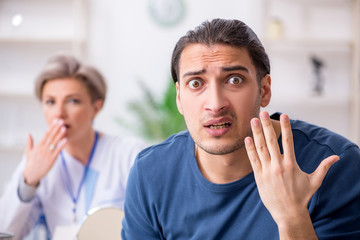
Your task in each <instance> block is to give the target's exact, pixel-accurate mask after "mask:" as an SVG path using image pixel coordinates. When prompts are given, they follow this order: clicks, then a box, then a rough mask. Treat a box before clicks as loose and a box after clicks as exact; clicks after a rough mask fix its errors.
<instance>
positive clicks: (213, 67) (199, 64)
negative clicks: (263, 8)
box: [176, 44, 271, 155]
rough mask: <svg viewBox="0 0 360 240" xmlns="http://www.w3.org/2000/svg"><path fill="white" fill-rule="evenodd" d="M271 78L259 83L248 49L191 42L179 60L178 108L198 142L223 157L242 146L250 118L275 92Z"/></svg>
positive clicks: (248, 131)
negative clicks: (271, 84)
mask: <svg viewBox="0 0 360 240" xmlns="http://www.w3.org/2000/svg"><path fill="white" fill-rule="evenodd" d="M270 83H271V80H270V77H269V76H268V75H267V76H265V77H264V78H263V79H262V81H261V86H260V90H259V85H258V83H257V78H256V69H255V66H254V65H253V63H252V61H251V59H250V57H249V54H248V52H247V50H246V49H245V48H235V47H231V46H227V45H220V44H218V45H213V46H207V45H203V44H191V45H189V46H187V47H186V48H185V49H184V50H183V52H182V54H181V58H180V61H179V81H178V82H177V83H176V89H177V106H178V109H179V111H180V113H181V114H183V115H184V119H185V122H186V125H187V128H188V130H189V132H190V134H191V136H192V138H193V139H194V141H195V143H196V145H197V146H198V147H199V148H200V149H201V150H203V151H205V152H207V153H210V154H215V155H222V154H228V153H232V152H234V151H236V150H239V149H241V148H242V147H243V142H244V138H245V137H246V136H249V135H251V128H250V120H251V119H252V118H253V117H256V116H258V114H259V111H260V106H262V107H265V106H266V105H267V104H268V103H269V101H270V96H271V90H270Z"/></svg>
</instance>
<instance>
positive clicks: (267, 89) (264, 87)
mask: <svg viewBox="0 0 360 240" xmlns="http://www.w3.org/2000/svg"><path fill="white" fill-rule="evenodd" d="M260 84H261V88H260V89H261V92H260V95H261V96H260V106H261V107H263V108H264V107H266V106H267V105H268V104H269V103H270V99H271V77H270V75H269V74H266V75H265V76H264V77H263V78H262V79H261V83H260Z"/></svg>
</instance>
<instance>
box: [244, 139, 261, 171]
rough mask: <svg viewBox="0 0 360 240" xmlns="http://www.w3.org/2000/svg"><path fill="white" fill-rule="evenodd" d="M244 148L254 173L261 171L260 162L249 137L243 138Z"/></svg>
mask: <svg viewBox="0 0 360 240" xmlns="http://www.w3.org/2000/svg"><path fill="white" fill-rule="evenodd" d="M245 148H246V152H247V154H248V157H249V160H250V164H251V167H252V169H253V171H254V173H255V174H256V173H257V172H259V171H261V162H260V159H259V156H258V154H257V151H256V149H255V145H254V142H253V140H252V139H251V137H246V138H245Z"/></svg>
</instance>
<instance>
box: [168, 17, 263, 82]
mask: <svg viewBox="0 0 360 240" xmlns="http://www.w3.org/2000/svg"><path fill="white" fill-rule="evenodd" d="M192 43H200V44H206V45H208V46H211V45H215V44H225V45H229V46H233V47H238V48H240V47H241V48H246V49H247V51H248V53H249V56H250V58H251V60H252V62H253V64H254V66H255V68H256V76H257V80H258V82H260V81H261V79H262V78H263V77H264V76H265V75H266V74H270V61H269V57H268V55H267V54H266V52H265V49H264V47H263V45H262V44H261V42H260V40H259V38H258V37H257V35H256V34H255V32H254V31H253V30H252V29H251V28H250V27H249V26H247V25H246V24H245V23H243V22H242V21H239V20H236V19H232V20H228V19H213V20H212V21H205V22H203V23H202V24H200V25H199V26H197V27H196V28H195V29H194V30H190V31H188V32H187V33H186V35H185V36H183V37H181V38H180V39H179V41H178V42H177V43H176V45H175V48H174V51H173V54H172V59H171V75H172V78H173V81H174V83H176V82H177V81H178V80H179V79H178V74H179V60H180V57H181V53H182V51H183V50H184V49H185V47H187V46H188V45H190V44H192Z"/></svg>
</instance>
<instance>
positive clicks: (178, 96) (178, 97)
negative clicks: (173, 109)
mask: <svg viewBox="0 0 360 240" xmlns="http://www.w3.org/2000/svg"><path fill="white" fill-rule="evenodd" d="M175 86H176V106H177V108H178V110H179V112H180V113H181V115H184V114H183V110H182V107H181V102H180V86H179V81H177V82H176V83H175Z"/></svg>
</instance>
